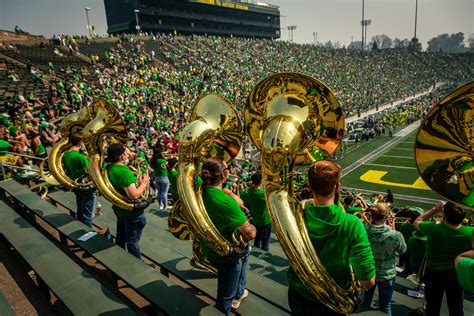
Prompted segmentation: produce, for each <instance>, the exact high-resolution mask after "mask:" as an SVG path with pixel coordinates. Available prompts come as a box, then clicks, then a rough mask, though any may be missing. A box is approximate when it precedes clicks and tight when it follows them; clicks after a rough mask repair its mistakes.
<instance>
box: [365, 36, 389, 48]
mask: <svg viewBox="0 0 474 316" xmlns="http://www.w3.org/2000/svg"><path fill="white" fill-rule="evenodd" d="M373 43H376V44H377V48H379V49H387V48H390V47H392V39H391V38H390V37H388V36H387V35H385V34H380V35H375V36H372V40H371V42H370V44H371V45H372V46H373V45H374V44H373Z"/></svg>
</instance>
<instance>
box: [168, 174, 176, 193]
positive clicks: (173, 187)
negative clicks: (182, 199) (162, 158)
mask: <svg viewBox="0 0 474 316" xmlns="http://www.w3.org/2000/svg"><path fill="white" fill-rule="evenodd" d="M168 179H169V181H170V188H169V192H170V193H172V194H178V186H177V184H176V180H177V179H178V170H176V169H173V170H171V171H170V172H168Z"/></svg>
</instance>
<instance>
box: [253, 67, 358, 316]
mask: <svg viewBox="0 0 474 316" xmlns="http://www.w3.org/2000/svg"><path fill="white" fill-rule="evenodd" d="M244 114H245V128H246V130H247V132H248V134H249V136H250V139H251V140H252V142H253V144H254V145H255V146H256V147H257V148H258V149H259V150H260V155H261V162H262V176H263V184H264V189H265V194H266V200H267V207H268V210H269V213H270V217H271V221H272V226H273V227H274V229H275V233H276V235H277V236H278V239H279V241H280V244H281V246H282V248H283V250H284V252H285V254H286V256H287V257H288V260H289V261H290V264H291V266H292V267H293V269H294V270H295V272H296V274H297V275H298V276H299V278H300V279H301V281H302V282H303V284H304V285H305V287H306V288H307V289H308V290H309V291H310V293H311V294H312V295H313V296H314V297H316V298H317V299H318V300H319V301H320V302H322V303H323V304H325V305H326V306H328V307H329V308H331V309H332V310H334V311H337V312H340V313H351V312H353V311H354V310H355V309H356V308H357V306H358V304H359V303H360V300H359V293H360V292H361V289H360V285H359V283H358V282H357V281H356V280H355V278H354V276H353V279H352V282H351V285H350V287H349V289H343V288H341V287H340V286H339V285H338V284H337V283H336V282H335V280H334V279H332V278H331V276H330V275H329V274H328V273H327V271H326V270H325V268H324V266H323V265H322V264H321V262H320V260H319V258H318V255H317V254H316V251H315V250H314V248H313V246H312V243H311V240H310V239H309V236H308V232H307V230H306V227H305V223H304V219H303V211H302V209H301V206H300V204H299V203H298V202H297V200H296V198H295V197H294V196H293V186H292V182H293V181H292V178H293V174H294V168H295V167H296V166H301V165H307V164H309V163H311V162H312V161H315V160H317V159H316V156H321V153H322V154H323V155H324V156H329V155H331V154H333V153H334V152H335V150H336V149H337V147H338V146H339V144H340V143H341V141H342V137H343V134H344V117H343V113H342V108H341V106H340V105H339V102H338V100H337V99H336V97H335V95H334V94H333V93H332V92H331V91H330V90H329V89H328V88H327V87H326V86H325V85H324V84H323V83H321V82H320V81H319V80H316V79H313V78H311V77H309V76H306V75H302V74H298V73H281V74H275V75H272V76H269V77H267V78H265V79H263V80H262V81H260V82H259V83H258V84H257V85H256V86H255V88H254V89H253V90H252V92H251V93H250V95H249V97H248V100H247V104H246V106H245V111H244Z"/></svg>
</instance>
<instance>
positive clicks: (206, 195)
mask: <svg viewBox="0 0 474 316" xmlns="http://www.w3.org/2000/svg"><path fill="white" fill-rule="evenodd" d="M202 200H203V202H204V206H205V207H206V210H207V214H208V215H209V217H210V218H211V221H212V223H213V224H214V226H216V228H217V230H218V231H219V233H221V235H222V236H223V237H224V238H225V239H227V240H229V241H231V240H232V233H234V232H237V231H236V228H237V227H239V226H242V225H243V224H245V222H246V221H247V217H246V216H245V214H244V213H243V212H242V210H241V209H240V207H239V205H238V204H237V202H236V201H235V200H234V199H233V198H231V197H230V196H228V195H227V194H225V193H224V191H222V190H221V189H218V188H213V187H205V188H204V189H203V192H202ZM201 252H202V254H203V255H204V256H205V257H207V258H208V259H209V260H210V261H211V262H223V260H222V257H220V256H219V255H218V254H217V253H216V252H215V251H214V250H212V248H211V247H209V245H208V244H207V243H205V242H204V241H201Z"/></svg>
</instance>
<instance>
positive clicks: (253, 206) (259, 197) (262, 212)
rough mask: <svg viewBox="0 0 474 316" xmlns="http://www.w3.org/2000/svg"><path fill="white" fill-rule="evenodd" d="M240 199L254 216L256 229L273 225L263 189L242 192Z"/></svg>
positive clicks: (250, 189) (249, 189) (253, 221)
mask: <svg viewBox="0 0 474 316" xmlns="http://www.w3.org/2000/svg"><path fill="white" fill-rule="evenodd" d="M240 198H241V199H242V200H243V201H244V204H245V206H246V207H247V208H248V209H249V211H250V214H252V224H254V225H255V227H257V228H259V227H262V226H263V225H266V224H270V223H271V221H270V215H269V214H268V209H267V202H266V200H265V191H263V189H256V190H255V189H252V188H247V189H246V190H244V191H242V192H240Z"/></svg>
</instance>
